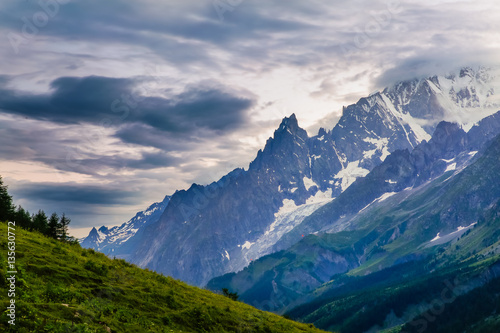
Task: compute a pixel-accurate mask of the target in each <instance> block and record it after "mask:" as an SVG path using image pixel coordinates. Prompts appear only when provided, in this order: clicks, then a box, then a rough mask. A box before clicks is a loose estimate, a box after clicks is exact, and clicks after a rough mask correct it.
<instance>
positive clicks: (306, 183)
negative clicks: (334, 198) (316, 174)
mask: <svg viewBox="0 0 500 333" xmlns="http://www.w3.org/2000/svg"><path fill="white" fill-rule="evenodd" d="M302 180H303V182H304V186H305V187H306V190H307V191H309V189H310V188H311V187H313V186H317V187H319V186H318V184H316V183H315V182H314V181H313V180H312V179H311V178H308V177H306V176H304V178H302Z"/></svg>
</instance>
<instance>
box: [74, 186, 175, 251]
mask: <svg viewBox="0 0 500 333" xmlns="http://www.w3.org/2000/svg"><path fill="white" fill-rule="evenodd" d="M170 198H171V197H170V196H168V195H167V196H166V197H165V198H164V199H163V201H161V202H155V203H154V204H152V205H150V206H149V207H148V208H146V210H144V211H142V212H138V213H137V214H135V216H134V217H133V218H131V219H130V220H129V221H127V222H125V223H123V224H122V225H120V226H116V227H112V228H111V229H108V228H107V227H105V226H102V227H100V228H99V229H96V228H92V230H91V231H90V233H89V235H88V236H87V237H85V238H84V239H82V240H80V245H81V246H82V247H84V248H89V249H94V250H96V251H99V252H102V253H104V254H106V255H114V256H116V257H126V254H127V253H128V251H127V250H130V248H131V247H132V246H133V240H131V238H132V237H134V236H135V235H137V234H138V236H140V234H141V233H142V230H143V228H144V227H145V226H147V225H148V224H151V223H154V222H157V221H158V219H159V218H160V216H161V214H163V211H164V210H165V208H166V207H167V205H168V203H169V201H170Z"/></svg>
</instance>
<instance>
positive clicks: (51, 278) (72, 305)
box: [0, 223, 321, 333]
mask: <svg viewBox="0 0 500 333" xmlns="http://www.w3.org/2000/svg"><path fill="white" fill-rule="evenodd" d="M15 233H16V269H17V272H18V273H17V275H16V277H17V282H16V287H17V289H16V297H15V299H16V303H15V304H16V314H17V318H16V326H15V328H14V327H13V326H11V325H9V324H8V323H7V321H8V320H9V318H8V317H7V315H6V313H5V309H6V307H7V305H8V298H7V288H8V286H7V281H6V277H7V276H6V271H7V269H6V265H5V264H4V263H6V262H7V237H6V235H7V225H6V224H5V223H0V235H1V239H0V261H1V262H2V269H1V271H0V294H1V295H2V296H1V300H2V302H1V306H2V309H4V310H2V317H1V321H0V331H2V332H4V331H5V332H9V331H12V332H14V331H16V332H218V333H219V332H321V331H320V330H318V329H316V328H314V327H313V326H312V325H306V324H299V323H295V322H292V321H290V320H286V319H284V318H283V317H280V316H277V315H274V314H271V313H267V312H263V311H259V310H256V309H255V308H252V307H250V306H248V305H246V304H243V303H241V302H236V301H232V300H230V299H229V298H227V297H224V296H221V295H216V294H213V293H211V292H209V291H206V290H201V289H198V288H195V287H191V286H188V285H186V284H184V283H182V282H179V281H176V280H173V279H171V278H169V277H164V276H162V275H159V274H156V273H154V272H151V271H148V270H143V269H140V268H138V267H136V266H133V265H130V264H128V263H127V262H125V261H124V260H116V259H115V260H112V259H109V258H108V257H106V256H105V255H103V254H100V253H96V252H94V251H93V250H86V249H82V248H81V247H80V246H79V245H78V244H74V245H71V244H66V243H62V242H60V241H56V240H53V239H49V238H47V237H45V236H43V235H41V234H39V233H33V232H28V231H25V230H22V229H20V228H16V231H15Z"/></svg>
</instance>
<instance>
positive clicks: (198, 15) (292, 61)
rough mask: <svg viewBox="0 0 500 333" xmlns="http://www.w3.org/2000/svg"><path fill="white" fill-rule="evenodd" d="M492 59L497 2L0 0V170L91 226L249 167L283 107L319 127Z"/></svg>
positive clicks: (30, 202)
mask: <svg viewBox="0 0 500 333" xmlns="http://www.w3.org/2000/svg"><path fill="white" fill-rule="evenodd" d="M499 55H500V3H498V1H496V0H489V1H480V0H475V1H468V0H464V1H451V0H441V1H436V0H434V1H431V0H418V1H413V0H410V1H403V0H401V1H398V0H384V1H379V0H332V1H325V0H321V1H319V0H317V1H316V0H312V1H301V0H288V1H276V0H204V1H200V0H197V1H193V0H182V1H178V0H169V1H153V0H136V1H117V0H106V1H98V0H36V1H32V0H24V1H20V0H5V1H2V2H1V3H0V60H1V61H0V175H1V176H2V177H3V180H4V183H5V184H7V185H8V186H9V192H10V193H11V194H12V195H13V197H14V202H15V203H16V204H18V205H22V206H23V207H24V208H27V209H28V210H29V211H30V212H36V211H38V209H43V210H45V211H46V212H47V213H48V214H50V213H52V212H58V213H59V214H61V213H63V212H64V213H66V215H68V216H69V217H70V218H71V219H72V222H71V225H70V232H71V233H72V234H73V235H74V236H76V237H82V236H85V235H86V234H87V233H88V231H89V230H90V229H91V228H92V227H94V226H95V227H99V226H101V225H107V226H113V225H119V224H121V223H123V222H126V221H127V220H129V219H130V218H131V217H133V216H134V215H135V213H136V212H137V211H140V210H143V209H145V208H146V207H147V206H149V205H150V204H152V203H153V202H158V201H161V200H162V199H163V198H164V196H165V195H171V194H173V193H174V192H175V191H176V190H180V189H185V188H188V187H189V186H190V184H192V183H198V184H208V183H210V182H212V181H215V180H217V179H218V178H220V177H222V176H223V175H224V174H226V173H228V172H230V171H231V170H233V169H234V168H236V167H243V168H247V167H248V164H249V163H250V161H251V160H253V159H254V158H255V156H256V154H257V151H258V150H259V149H260V148H263V146H264V144H265V142H266V140H267V139H268V138H269V137H270V136H272V134H273V131H274V129H275V128H277V127H278V125H279V123H280V122H281V119H282V118H283V117H285V116H289V115H291V114H292V113H295V114H296V116H297V119H298V121H299V125H300V126H301V127H303V128H305V129H307V131H308V133H309V135H310V136H313V135H316V134H317V131H318V129H319V127H325V128H327V129H331V128H333V127H334V125H335V123H336V121H337V120H338V118H339V117H340V116H341V113H342V107H343V106H347V105H350V104H352V103H355V102H356V101H357V100H358V99H359V98H361V97H364V96H367V95H369V94H370V93H372V92H374V91H377V90H381V89H383V88H384V87H385V86H388V85H392V84H395V83H397V82H399V81H402V80H405V79H412V78H415V77H425V76H429V75H434V74H446V73H448V72H450V71H454V70H456V69H457V68H460V67H463V66H475V65H484V66H489V65H498V62H499V59H500V57H499Z"/></svg>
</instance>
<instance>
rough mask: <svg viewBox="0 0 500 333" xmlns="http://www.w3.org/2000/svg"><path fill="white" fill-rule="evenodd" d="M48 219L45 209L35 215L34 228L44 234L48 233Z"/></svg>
mask: <svg viewBox="0 0 500 333" xmlns="http://www.w3.org/2000/svg"><path fill="white" fill-rule="evenodd" d="M47 228H48V219H47V215H45V212H44V211H43V210H41V209H40V210H39V211H38V213H36V214H35V215H33V230H36V231H40V232H41V233H42V234H46V233H47Z"/></svg>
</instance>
